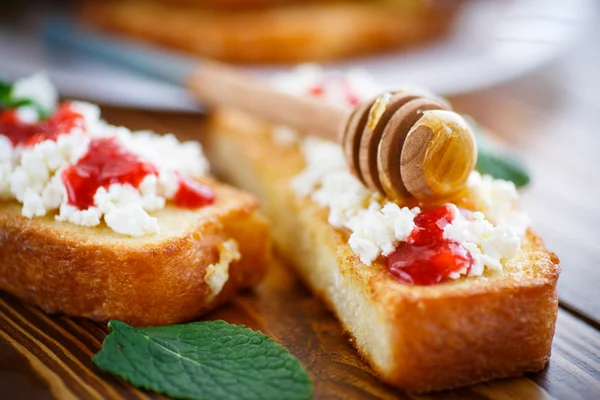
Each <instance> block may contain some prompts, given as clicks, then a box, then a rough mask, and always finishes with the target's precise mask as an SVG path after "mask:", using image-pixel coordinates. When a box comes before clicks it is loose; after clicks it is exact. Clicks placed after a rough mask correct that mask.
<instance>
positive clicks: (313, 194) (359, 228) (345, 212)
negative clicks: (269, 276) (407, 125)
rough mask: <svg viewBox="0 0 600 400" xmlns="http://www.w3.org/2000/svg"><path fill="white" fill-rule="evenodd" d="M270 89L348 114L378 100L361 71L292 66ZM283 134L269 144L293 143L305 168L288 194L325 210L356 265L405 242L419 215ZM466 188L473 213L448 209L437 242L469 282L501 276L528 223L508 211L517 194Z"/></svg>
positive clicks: (474, 180) (339, 162) (336, 150)
mask: <svg viewBox="0 0 600 400" xmlns="http://www.w3.org/2000/svg"><path fill="white" fill-rule="evenodd" d="M273 84H274V86H275V87H276V88H277V89H278V90H281V91H283V92H286V93H290V94H294V95H299V96H311V95H312V96H314V95H315V93H314V92H313V93H311V90H313V89H314V88H319V90H318V93H317V96H318V97H319V98H321V99H322V100H323V101H325V102H329V103H332V104H337V105H343V106H353V105H355V104H352V103H353V102H356V101H357V100H358V101H364V100H367V99H369V98H372V97H374V96H375V95H377V94H379V93H380V92H381V88H380V87H379V86H378V85H377V84H376V83H375V82H374V81H373V79H372V78H371V77H370V76H369V75H367V74H366V73H364V72H362V71H350V72H348V73H345V74H340V73H339V72H327V73H326V72H325V71H324V70H323V69H321V68H320V67H318V66H314V65H304V66H300V67H298V68H296V69H295V70H294V71H292V72H290V73H288V74H281V75H279V76H276V77H275V78H274V80H273ZM404 89H406V90H411V91H413V92H417V93H421V94H424V95H426V96H430V97H434V98H436V99H437V100H438V101H440V102H443V103H444V104H446V105H448V107H449V106H450V105H449V104H448V103H447V101H446V100H445V99H442V98H439V97H436V96H433V95H432V94H431V93H428V92H427V91H425V90H423V89H419V88H404ZM285 129H287V128H282V127H279V126H277V127H274V129H273V132H272V135H273V141H274V142H275V143H276V144H278V145H281V146H289V145H290V144H295V143H296V142H298V143H299V144H300V149H301V151H302V154H303V156H304V158H305V161H306V168H305V169H304V170H303V171H302V172H301V173H300V174H299V175H298V176H296V177H295V178H294V179H293V180H292V182H291V186H292V188H293V190H294V191H295V192H296V193H297V194H298V195H299V196H302V197H305V196H308V197H310V198H311V199H312V200H313V201H315V202H316V203H317V204H320V205H322V206H325V207H328V208H329V216H328V222H329V223H330V224H331V225H332V226H334V227H336V228H346V229H349V230H350V231H351V234H350V238H349V240H348V244H349V245H350V247H351V248H352V250H353V251H354V253H356V255H357V256H358V257H359V258H360V260H361V262H362V263H364V264H366V265H370V264H372V262H373V261H375V259H376V258H377V257H379V256H380V255H384V256H385V255H388V254H390V253H391V252H392V251H393V250H394V249H395V248H396V246H397V245H398V243H400V242H402V241H406V240H407V239H408V238H409V236H410V234H411V232H412V230H413V228H414V226H415V225H414V222H413V220H414V217H415V216H416V215H417V214H418V213H419V212H420V210H419V209H418V208H414V209H409V208H407V207H402V208H401V207H399V206H398V205H397V204H395V203H393V202H389V201H386V200H385V199H384V198H383V197H382V196H381V195H380V194H378V193H375V192H373V191H371V190H369V189H367V188H366V187H365V186H364V185H363V184H362V183H361V182H360V181H359V180H358V179H357V178H356V177H354V176H353V175H352V174H351V173H350V170H349V168H348V165H347V164H346V160H345V158H344V155H343V152H342V149H341V147H340V146H339V145H337V144H335V143H331V142H327V141H323V140H320V139H316V138H312V137H310V136H306V137H303V138H300V137H299V136H298V134H297V133H296V132H293V131H291V132H289V131H286V130H285ZM468 186H469V189H470V191H471V193H473V195H474V197H475V200H476V203H477V208H478V209H479V210H481V211H480V212H475V213H473V216H472V219H467V218H465V216H464V215H462V214H461V213H460V212H458V209H457V208H456V206H454V209H455V219H454V220H453V222H452V223H451V224H449V225H447V226H446V228H445V230H444V237H446V238H447V239H450V240H455V241H457V242H460V243H461V244H463V245H464V246H465V248H466V249H467V250H468V251H469V252H470V254H471V256H472V257H473V267H472V268H471V270H470V272H469V275H481V274H482V273H483V272H484V269H485V268H489V269H491V270H502V261H503V260H505V259H508V258H510V257H513V256H515V255H516V254H517V252H518V251H519V248H520V245H521V238H522V237H523V236H524V235H525V231H526V230H527V227H528V225H529V219H528V217H527V216H526V215H525V214H524V213H522V212H519V211H515V206H516V204H515V203H516V200H517V198H518V194H517V191H516V188H515V186H514V184H512V183H511V182H507V181H502V180H497V179H493V178H492V177H490V176H482V175H480V174H479V173H477V172H473V173H472V174H471V176H470V177H469V181H468ZM464 273H466V270H465V271H463V273H462V274H464ZM460 276H461V273H455V274H453V275H452V276H451V278H453V279H457V278H459V277H460Z"/></svg>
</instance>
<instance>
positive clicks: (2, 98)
mask: <svg viewBox="0 0 600 400" xmlns="http://www.w3.org/2000/svg"><path fill="white" fill-rule="evenodd" d="M13 86H14V85H12V84H10V83H8V82H4V81H0V109H3V108H17V107H22V106H29V107H32V108H33V109H35V111H36V112H37V113H38V115H39V116H40V118H48V117H49V116H50V115H51V114H52V110H47V109H45V108H44V107H42V106H41V105H40V104H38V103H37V102H35V101H34V100H31V99H15V98H14V96H13V93H12V92H13Z"/></svg>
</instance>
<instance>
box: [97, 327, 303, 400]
mask: <svg viewBox="0 0 600 400" xmlns="http://www.w3.org/2000/svg"><path fill="white" fill-rule="evenodd" d="M108 327H109V331H110V332H109V334H108V336H107V337H106V338H105V339H104V343H103V347H102V350H100V351H99V352H98V353H97V354H96V355H95V356H94V357H93V358H92V361H93V362H94V363H95V364H96V365H98V367H100V369H102V370H104V371H108V372H111V373H113V374H115V375H118V376H120V377H122V378H124V379H125V380H127V381H129V382H131V383H132V384H133V385H135V386H137V387H141V388H145V389H149V390H153V391H155V392H159V393H163V394H166V395H168V396H171V397H175V398H189V399H211V400H212V399H215V400H219V399H256V400H259V399H260V400H262V399H281V400H286V399H289V400H296V399H298V400H300V399H309V398H311V397H312V393H313V389H312V383H311V380H310V377H309V376H308V373H307V372H306V370H305V369H304V368H303V367H302V365H301V364H300V362H299V361H298V360H297V359H296V358H294V357H293V356H292V355H291V354H290V353H289V352H288V351H287V350H286V349H284V348H283V347H282V346H280V345H279V344H277V343H275V342H274V341H273V340H272V339H271V338H269V337H268V336H266V335H264V334H262V333H260V332H255V331H253V330H251V329H249V328H245V327H243V326H237V325H231V324H229V323H227V322H225V321H207V322H194V323H190V324H185V325H170V326H162V327H146V328H135V327H132V326H129V325H127V324H126V323H124V322H120V321H110V322H109V323H108Z"/></svg>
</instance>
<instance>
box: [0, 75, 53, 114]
mask: <svg viewBox="0 0 600 400" xmlns="http://www.w3.org/2000/svg"><path fill="white" fill-rule="evenodd" d="M10 94H11V97H12V98H13V99H15V100H31V101H33V102H34V103H36V104H39V106H40V107H41V108H42V109H44V111H46V112H48V113H50V112H52V111H53V110H54V108H55V107H56V102H57V100H58V92H57V91H56V88H55V87H54V85H53V84H52V82H50V80H49V79H48V77H47V76H46V74H44V73H43V72H40V73H37V74H34V75H31V76H30V77H27V78H23V79H19V80H17V81H16V82H15V83H14V85H13V87H12V91H11V93H10Z"/></svg>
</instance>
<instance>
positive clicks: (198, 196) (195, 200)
mask: <svg viewBox="0 0 600 400" xmlns="http://www.w3.org/2000/svg"><path fill="white" fill-rule="evenodd" d="M173 201H174V202H175V204H176V205H178V206H179V207H184V208H198V207H202V206H207V205H210V204H212V203H213V202H214V201H215V192H213V191H212V189H211V188H209V187H208V186H205V185H202V184H201V183H198V182H196V181H192V180H189V179H185V178H180V180H179V189H178V190H177V192H175V196H174V197H173Z"/></svg>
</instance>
